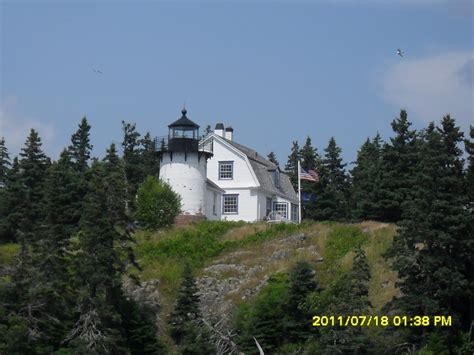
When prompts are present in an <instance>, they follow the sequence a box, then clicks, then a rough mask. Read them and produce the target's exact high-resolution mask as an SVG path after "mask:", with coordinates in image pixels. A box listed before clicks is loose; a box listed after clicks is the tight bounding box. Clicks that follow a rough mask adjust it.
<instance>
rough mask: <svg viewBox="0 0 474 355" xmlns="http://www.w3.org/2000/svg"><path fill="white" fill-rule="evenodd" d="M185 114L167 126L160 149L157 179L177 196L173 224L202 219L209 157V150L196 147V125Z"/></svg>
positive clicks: (182, 113)
mask: <svg viewBox="0 0 474 355" xmlns="http://www.w3.org/2000/svg"><path fill="white" fill-rule="evenodd" d="M186 114H187V111H186V109H184V108H183V110H182V111H181V118H179V119H178V120H177V121H175V122H173V123H171V124H170V125H168V128H169V130H168V137H167V138H165V139H163V140H162V142H161V148H160V179H161V180H163V181H166V182H167V183H168V184H169V185H170V186H171V188H172V189H173V191H175V192H176V193H178V194H179V195H180V196H181V204H182V206H181V215H180V216H179V217H178V218H177V223H186V222H189V221H195V220H200V219H204V218H205V215H206V184H207V159H208V158H210V157H211V156H212V150H207V149H203V148H202V147H200V146H199V125H197V124H196V123H194V122H193V121H191V120H190V119H189V118H188V117H187V116H186Z"/></svg>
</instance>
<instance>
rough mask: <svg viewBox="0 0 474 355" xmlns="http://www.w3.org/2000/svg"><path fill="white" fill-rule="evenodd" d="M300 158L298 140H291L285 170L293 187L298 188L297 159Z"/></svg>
mask: <svg viewBox="0 0 474 355" xmlns="http://www.w3.org/2000/svg"><path fill="white" fill-rule="evenodd" d="M300 159H301V155H300V147H299V145H298V141H294V142H293V147H292V148H291V153H290V155H289V156H288V162H287V163H286V165H285V171H286V173H287V174H288V176H289V178H290V181H291V184H292V185H293V187H294V188H295V189H297V188H298V161H299V160H300Z"/></svg>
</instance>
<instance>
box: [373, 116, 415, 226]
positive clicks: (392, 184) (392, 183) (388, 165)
mask: <svg viewBox="0 0 474 355" xmlns="http://www.w3.org/2000/svg"><path fill="white" fill-rule="evenodd" d="M410 127H411V122H409V121H408V115H407V112H406V111H405V110H401V111H400V117H399V118H396V119H395V120H393V121H392V129H393V131H394V132H395V134H396V135H395V136H394V137H392V138H390V143H386V144H385V145H384V147H383V149H382V168H381V176H380V188H379V189H378V190H377V191H378V196H377V198H378V200H379V218H380V220H382V221H388V222H398V221H399V220H400V219H401V218H402V211H403V204H404V203H405V202H406V201H409V200H411V198H412V187H413V185H414V183H415V182H416V179H415V178H414V176H415V172H416V168H415V167H416V164H417V161H418V153H419V150H418V148H419V139H418V133H417V132H416V131H415V130H411V129H410Z"/></svg>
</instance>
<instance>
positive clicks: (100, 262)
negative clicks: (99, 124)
mask: <svg viewBox="0 0 474 355" xmlns="http://www.w3.org/2000/svg"><path fill="white" fill-rule="evenodd" d="M103 170H104V169H103V166H101V164H100V163H99V162H97V161H95V162H93V164H92V167H91V169H90V171H88V172H87V176H86V177H87V183H88V192H87V194H86V196H85V201H84V212H83V214H82V217H81V221H80V233H79V240H78V247H79V251H78V252H77V254H76V259H75V260H76V261H75V263H76V266H75V284H76V287H77V288H78V289H79V290H80V292H79V297H78V306H79V314H78V315H77V318H76V323H75V325H74V327H73V328H72V330H71V331H70V332H69V335H68V337H67V341H68V344H69V345H68V346H69V347H71V348H76V349H82V348H84V347H85V348H86V349H88V351H89V352H98V353H122V352H125V350H124V349H125V347H126V339H125V337H124V336H123V335H122V334H123V332H124V329H123V328H122V327H121V325H120V322H119V320H120V315H119V313H118V311H117V310H116V309H115V305H116V304H117V302H118V299H117V298H118V297H117V294H120V291H119V289H120V287H121V274H122V273H124V271H125V266H126V264H125V261H124V260H122V258H121V257H120V255H122V254H124V253H123V252H122V249H123V247H124V245H126V244H127V242H128V240H129V237H128V235H126V234H125V233H123V232H120V231H119V230H118V229H116V228H115V227H114V223H113V220H112V218H111V217H110V214H109V213H108V207H109V206H108V198H107V188H106V183H105V173H104V171H103ZM125 255H126V253H125ZM91 256H94V257H91Z"/></svg>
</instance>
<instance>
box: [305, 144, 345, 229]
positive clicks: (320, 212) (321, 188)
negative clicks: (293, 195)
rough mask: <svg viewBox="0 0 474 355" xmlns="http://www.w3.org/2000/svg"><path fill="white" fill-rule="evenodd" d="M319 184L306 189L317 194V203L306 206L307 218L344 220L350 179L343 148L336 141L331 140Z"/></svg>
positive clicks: (320, 168) (321, 166)
mask: <svg viewBox="0 0 474 355" xmlns="http://www.w3.org/2000/svg"><path fill="white" fill-rule="evenodd" d="M324 151H325V155H324V159H323V160H322V164H321V165H320V167H319V169H318V170H319V174H320V179H319V182H318V183H311V184H308V187H307V188H306V189H309V190H310V191H311V192H313V193H315V194H316V201H314V202H311V203H308V204H307V205H306V206H305V211H306V216H307V217H308V218H311V219H316V220H327V219H328V220H333V221H337V220H344V219H345V218H346V217H347V216H348V214H349V212H348V187H349V185H348V178H347V176H346V173H345V171H344V167H345V164H343V163H342V158H341V157H340V155H341V148H339V147H338V146H337V145H336V141H335V139H334V138H333V137H332V138H331V139H330V140H329V143H328V146H327V148H326V149H325V150H324Z"/></svg>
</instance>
